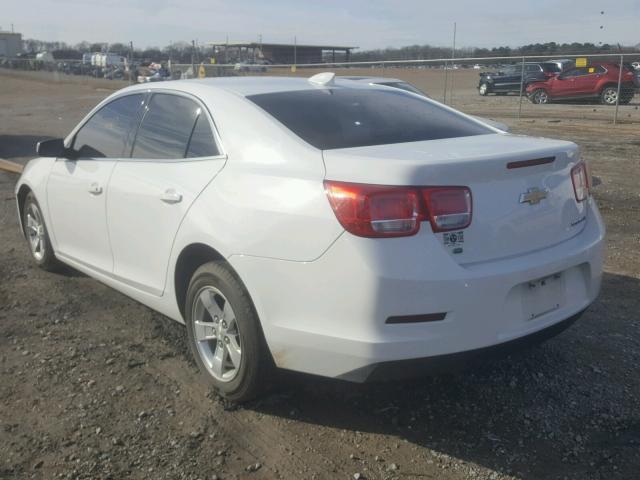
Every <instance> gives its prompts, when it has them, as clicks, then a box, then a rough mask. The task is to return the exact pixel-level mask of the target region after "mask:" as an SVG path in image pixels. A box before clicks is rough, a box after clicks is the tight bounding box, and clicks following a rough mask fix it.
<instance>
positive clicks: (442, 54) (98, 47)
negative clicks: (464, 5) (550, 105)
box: [24, 39, 640, 63]
mask: <svg viewBox="0 0 640 480" xmlns="http://www.w3.org/2000/svg"><path fill="white" fill-rule="evenodd" d="M24 48H25V50H26V52H27V53H28V54H35V53H37V52H42V51H47V52H50V53H51V54H52V55H53V57H54V58H56V59H68V60H74V59H81V58H82V54H83V53H86V52H112V53H117V54H119V55H122V56H126V57H128V56H129V55H131V56H132V57H133V58H134V59H149V60H154V61H166V60H172V61H174V62H177V63H190V62H191V56H192V54H193V55H194V56H195V60H196V61H198V62H199V59H200V58H204V57H207V56H210V55H212V54H213V52H212V51H211V49H210V48H207V47H202V46H197V45H196V48H195V49H194V48H193V46H192V44H191V43H189V42H175V43H172V44H170V45H167V46H166V47H163V48H158V47H150V48H145V49H138V48H134V49H133V50H131V48H130V45H129V44H127V43H95V42H94V43H90V42H80V43H77V44H75V45H69V44H67V43H65V42H47V41H42V40H34V39H27V40H25V41H24ZM611 53H640V44H638V45H636V46H635V47H629V46H621V45H611V44H607V43H605V44H600V45H596V44H594V43H578V42H574V43H556V42H547V43H532V44H529V45H522V46H520V47H516V48H512V47H494V48H475V47H463V48H456V50H455V57H456V58H464V57H510V56H520V55H549V56H555V57H558V56H562V55H574V54H611ZM451 54H452V49H451V48H450V47H437V46H432V45H409V46H406V47H400V48H394V47H389V48H384V49H376V50H363V51H357V50H356V51H354V52H352V54H351V60H352V61H361V62H367V61H381V60H428V59H434V58H451Z"/></svg>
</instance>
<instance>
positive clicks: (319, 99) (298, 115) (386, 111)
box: [247, 88, 494, 150]
mask: <svg viewBox="0 0 640 480" xmlns="http://www.w3.org/2000/svg"><path fill="white" fill-rule="evenodd" d="M247 98H248V99H249V100H251V101H252V102H253V103H255V104H256V105H258V106H259V107H260V108H262V109H263V110H265V111H266V112H267V113H269V114H270V115H271V116H273V117H274V118H275V119H276V120H278V121H279V122H280V123H282V124H283V125H284V126H285V127H287V128H288V129H289V130H291V131H292V132H293V133H295V134H296V135H298V136H299V137H300V138H302V139H303V140H304V141H305V142H307V143H309V144H311V145H313V146H314V147H316V148H319V149H321V150H328V149H335V148H350V147H364V146H369V145H384V144H391V143H404V142H417V141H421V140H437V139H443V138H454V137H468V136H472V135H485V134H491V133H494V132H493V131H492V130H490V129H489V128H487V127H484V126H482V125H480V124H478V123H477V122H474V121H472V120H469V119H467V118H465V117H464V116H462V115H460V114H458V113H456V112H452V111H449V110H447V109H445V108H444V107H442V106H439V105H438V104H437V103H433V102H430V101H428V100H426V99H424V98H422V97H419V96H417V95H410V94H408V93H406V92H403V91H402V90H392V89H386V88H385V89H360V88H331V89H313V90H300V91H292V92H277V93H264V94H258V95H251V96H248V97H247Z"/></svg>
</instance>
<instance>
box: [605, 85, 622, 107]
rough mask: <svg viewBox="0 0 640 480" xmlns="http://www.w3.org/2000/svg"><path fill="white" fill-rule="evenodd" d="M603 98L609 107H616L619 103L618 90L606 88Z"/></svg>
mask: <svg viewBox="0 0 640 480" xmlns="http://www.w3.org/2000/svg"><path fill="white" fill-rule="evenodd" d="M602 97H603V98H604V102H605V103H606V104H607V105H615V104H616V102H617V101H618V90H617V89H615V88H606V89H605V90H604V92H603V94H602Z"/></svg>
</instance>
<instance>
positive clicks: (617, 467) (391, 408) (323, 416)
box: [246, 273, 640, 480]
mask: <svg viewBox="0 0 640 480" xmlns="http://www.w3.org/2000/svg"><path fill="white" fill-rule="evenodd" d="M638 311H640V280H638V279H636V278H632V277H628V276H624V275H616V274H609V273H608V274H605V276H604V280H603V289H602V294H601V296H600V298H599V299H598V301H597V302H596V303H595V304H594V305H592V306H591V307H590V309H589V310H588V311H587V312H586V313H585V314H584V315H583V316H582V318H581V319H580V320H578V322H577V323H576V324H574V325H573V326H572V327H571V328H570V329H568V330H567V331H566V332H564V333H562V334H561V335H559V336H558V337H556V338H554V339H551V340H549V341H548V342H546V343H544V344H542V345H540V346H537V347H532V348H530V349H527V350H524V351H522V352H519V353H517V354H514V355H511V356H509V357H506V358H502V359H496V360H491V361H487V362H486V363H483V364H481V365H478V366H477V367H476V368H474V369H473V370H471V371H467V372H463V373H459V374H455V375H443V376H438V377H431V378H422V379H416V380H413V381H403V382H389V383H377V384H365V385H358V384H350V383H346V382H340V381H335V380H328V379H322V378H318V377H311V376H305V375H299V374H285V375H284V385H285V387H284V390H282V391H280V392H279V393H275V394H273V395H271V396H270V397H267V398H266V399H264V400H262V401H259V402H257V403H255V404H253V405H250V406H248V407H246V408H250V409H252V410H255V411H257V412H260V413H264V414H268V415H274V416H278V417H282V418H284V419H291V420H296V421H298V422H304V423H307V424H311V425H317V426H322V427H330V428H333V429H341V430H347V431H350V432H353V433H355V432H368V433H373V434H378V435H384V436H385V437H387V440H384V441H383V443H382V445H383V446H384V445H385V444H386V445H388V444H393V443H397V440H401V441H402V440H406V441H407V442H409V444H410V445H412V446H414V447H421V448H423V449H425V450H418V451H417V452H416V451H415V448H414V449H411V448H409V449H408V450H409V451H410V452H413V453H410V455H414V456H415V458H419V457H421V458H422V459H424V458H425V456H426V457H429V456H430V455H431V457H430V458H432V459H433V460H436V459H438V458H440V459H441V458H442V457H441V456H442V454H445V455H446V456H449V457H454V458H456V459H458V460H462V461H464V462H468V463H469V464H477V465H481V466H484V467H488V468H490V469H493V470H495V471H498V472H500V473H503V474H511V475H514V476H516V477H517V478H523V479H531V480H533V479H540V478H563V477H564V478H594V477H595V478H614V477H615V478H635V475H636V474H637V468H638V465H639V463H638V462H640V458H639V451H640V449H639V448H638V446H639V445H640V410H639V409H638V404H637V398H638V397H637V395H638V393H639V388H638V382H637V380H636V379H637V378H638V375H637V373H638V370H637V365H638V360H639V359H640V358H639V357H638V343H637V340H634V338H636V337H634V336H633V335H634V333H635V334H637V328H638V323H637V321H638V317H637V312H638ZM634 322H635V323H634ZM634 372H635V373H634ZM394 439H396V441H394ZM378 442H380V440H379V441H378ZM380 448H383V447H380ZM426 449H428V450H426ZM385 450H386V451H388V450H389V449H385ZM383 451H384V450H383ZM356 453H358V452H356ZM391 455H394V453H393V452H392V453H390V454H383V456H391ZM396 455H397V454H396ZM434 455H435V456H434ZM445 458H446V457H445ZM406 459H407V462H405V463H404V464H402V459H400V460H399V465H400V472H399V473H402V474H403V475H409V476H412V475H416V476H421V475H423V474H426V473H425V472H424V471H423V472H421V471H420V467H419V466H418V465H421V462H415V463H414V462H413V461H411V462H410V461H409V460H408V458H406ZM388 460H389V461H394V462H395V461H396V460H395V459H394V458H388ZM634 462H635V464H634ZM373 463H375V462H373ZM422 465H423V467H422V469H423V470H424V469H425V468H426V467H425V466H424V461H423V462H422ZM602 475H604V476H602Z"/></svg>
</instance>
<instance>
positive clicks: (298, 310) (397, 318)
mask: <svg viewBox="0 0 640 480" xmlns="http://www.w3.org/2000/svg"><path fill="white" fill-rule="evenodd" d="M37 151H38V155H39V158H36V159H34V160H31V161H30V162H29V163H28V164H27V166H26V167H25V170H24V172H23V174H22V176H21V178H20V180H19V181H18V184H17V186H16V196H17V203H18V211H19V216H20V222H21V225H22V229H23V233H24V235H25V237H26V240H27V243H28V245H29V247H30V251H31V255H32V257H33V260H34V261H35V262H36V263H37V264H38V265H39V266H40V267H42V268H44V269H46V270H50V269H54V268H56V266H58V264H59V263H60V262H62V263H64V264H68V265H70V266H72V267H73V268H75V269H78V270H80V271H82V272H84V273H86V274H87V275H90V276H92V277H94V278H95V279H97V280H99V281H101V282H103V283H105V284H107V285H109V286H111V287H113V288H115V289H117V290H119V291H121V292H123V293H124V294H126V295H128V296H130V297H132V298H134V299H136V300H138V301H139V302H141V303H143V304H145V305H147V306H149V307H150V308H152V309H154V310H157V311H158V312H161V313H163V314H165V315H167V316H169V317H171V318H172V319H174V320H177V321H179V322H182V323H185V324H186V329H187V336H188V343H189V345H190V349H191V351H192V353H193V356H194V357H195V360H196V362H197V364H198V366H199V367H200V369H201V371H202V374H203V378H204V379H205V380H207V381H209V382H211V383H212V384H213V385H214V387H215V388H216V389H217V390H218V391H219V392H220V393H221V394H222V395H224V396H226V397H228V398H229V399H231V400H235V401H243V400H247V399H250V398H252V397H255V396H257V395H259V394H260V393H262V392H263V389H264V388H265V387H266V386H267V385H269V383H270V378H271V374H272V373H273V372H274V371H275V369H276V367H277V368H282V369H288V370H295V371H300V372H306V373H311V374H316V375H322V376H327V377H334V378H340V379H346V380H351V381H357V382H362V381H366V380H376V379H382V378H388V377H391V378H399V377H400V376H406V375H407V374H414V372H429V371H432V370H434V369H438V368H441V367H442V366H444V368H449V366H450V365H454V364H458V362H466V363H468V361H469V359H475V358H476V357H477V356H479V355H483V356H484V354H485V353H493V352H496V351H498V352H502V351H506V350H508V349H513V348H520V347H521V346H522V345H523V344H524V343H529V342H533V341H541V340H542V339H544V338H547V337H549V336H551V335H553V334H555V333H558V332H559V331H561V330H562V329H563V328H565V327H566V326H568V325H569V324H571V323H572V322H573V321H574V320H576V319H577V318H578V317H579V316H580V314H581V313H582V312H583V311H584V310H585V309H586V308H587V307H588V306H589V304H591V303H592V302H593V301H594V299H595V298H596V296H597V295H598V291H599V289H600V283H601V276H602V258H603V236H604V227H603V223H602V220H601V218H600V215H599V213H598V209H597V207H596V204H595V202H594V200H593V198H592V197H591V194H590V182H589V173H588V168H587V165H586V164H585V162H584V160H582V159H581V157H580V151H579V149H578V147H577V146H576V145H575V144H573V143H570V142H566V141H558V140H548V139H542V138H531V137H526V136H519V135H512V134H507V133H504V132H502V131H500V130H497V129H495V128H493V127H491V126H490V125H487V124H485V123H483V122H482V121H480V120H478V119H474V118H472V117H469V116H467V115H464V114H462V113H460V112H458V111H456V110H453V109H451V108H449V107H446V106H444V105H441V104H439V103H437V102H435V101H433V100H430V99H428V98H424V97H421V96H418V95H413V94H411V93H408V92H403V91H402V90H399V89H390V88H387V87H384V86H377V85H370V84H365V83H358V82H353V81H351V80H340V79H337V78H335V77H334V75H333V74H332V73H324V74H319V75H316V76H314V77H311V78H310V79H304V78H282V77H279V78H269V77H258V78H250V77H243V78H217V79H204V80H183V81H178V82H163V83H158V84H147V85H138V86H132V87H129V88H125V89H123V90H120V91H118V92H116V93H114V94H113V95H111V96H110V97H108V98H107V99H106V100H104V101H103V102H102V103H100V104H99V105H98V106H97V107H96V108H95V109H93V111H91V112H90V113H89V114H88V115H87V116H86V118H84V119H83V120H82V121H81V122H80V123H79V124H78V125H77V126H76V128H74V129H73V130H72V131H71V133H70V134H69V135H68V136H67V137H66V138H65V139H57V140H47V141H43V142H40V143H39V144H38V147H37Z"/></svg>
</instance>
